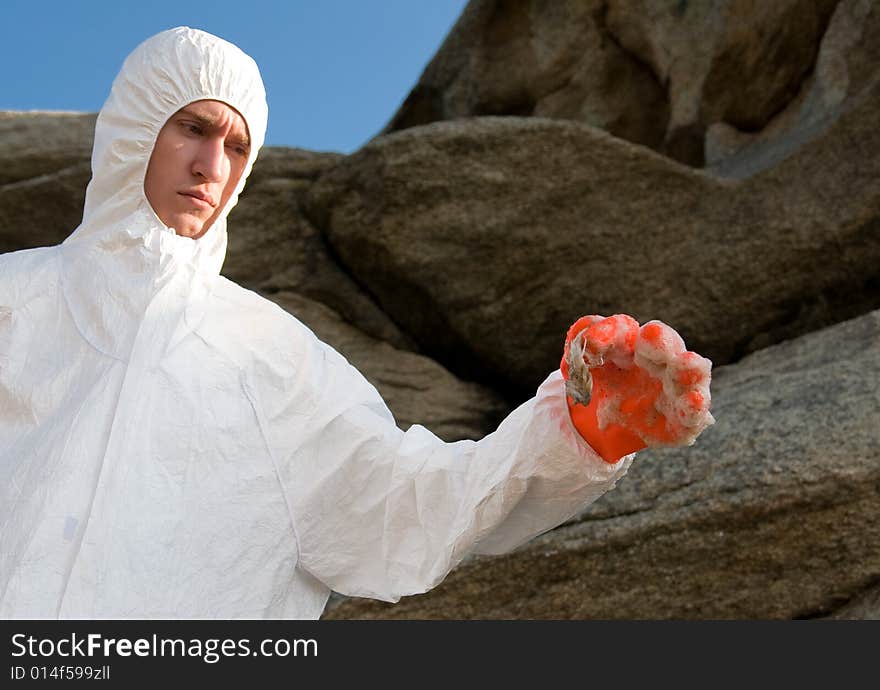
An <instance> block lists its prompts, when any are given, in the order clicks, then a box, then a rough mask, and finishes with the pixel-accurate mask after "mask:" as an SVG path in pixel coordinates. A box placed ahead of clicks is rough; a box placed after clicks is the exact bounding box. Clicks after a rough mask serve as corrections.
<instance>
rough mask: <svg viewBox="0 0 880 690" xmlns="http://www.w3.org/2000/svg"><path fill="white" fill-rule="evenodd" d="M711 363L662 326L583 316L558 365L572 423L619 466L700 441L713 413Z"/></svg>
mask: <svg viewBox="0 0 880 690" xmlns="http://www.w3.org/2000/svg"><path fill="white" fill-rule="evenodd" d="M711 366H712V363H711V362H710V361H709V360H708V359H706V358H704V357H701V356H700V355H698V354H697V353H695V352H690V351H687V350H686V349H685V346H684V341H683V340H682V339H681V337H680V336H679V335H678V333H676V332H675V331H674V330H673V329H672V328H670V327H669V326H667V325H666V324H664V323H662V322H660V321H650V322H648V323H646V324H645V325H644V326H641V327H639V324H638V322H637V321H636V320H635V319H633V318H632V317H631V316H627V315H626V314H615V315H614V316H610V317H607V318H605V317H602V316H597V315H590V316H584V317H581V318H580V319H578V320H577V321H576V322H575V323H574V324H572V326H571V327H570V328H569V329H568V333H567V334H566V338H565V348H564V352H563V356H562V362H561V363H560V369H561V371H562V375H563V377H564V378H565V381H566V392H567V396H566V399H567V402H568V409H569V413H570V415H571V420H572V422H573V424H574V426H575V428H576V429H577V430H578V432H579V433H580V435H581V436H582V437H583V438H584V440H585V441H586V442H587V443H589V444H590V446H591V447H592V448H593V449H594V450H595V451H596V452H597V453H598V454H599V455H600V456H601V457H602V458H603V459H604V460H605V461H606V462H609V463H615V462H617V461H618V460H619V459H620V458H622V457H623V456H625V455H628V454H630V453H634V452H636V451H639V450H642V449H643V448H646V447H649V446H682V445H690V444H692V443H693V442H694V440H695V439H696V437H697V436H698V435H699V434H700V432H701V431H702V430H703V429H705V428H706V427H707V426H709V425H710V424H712V423H714V421H715V420H714V418H713V417H712V415H711V414H710V413H709V404H710V394H709V382H710V379H711V373H710V372H711Z"/></svg>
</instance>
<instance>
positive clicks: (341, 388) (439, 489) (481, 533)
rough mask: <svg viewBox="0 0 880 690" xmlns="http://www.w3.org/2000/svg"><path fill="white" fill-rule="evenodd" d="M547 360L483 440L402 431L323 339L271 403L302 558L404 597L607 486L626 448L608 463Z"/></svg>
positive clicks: (352, 591) (372, 593)
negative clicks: (585, 434) (543, 373)
mask: <svg viewBox="0 0 880 690" xmlns="http://www.w3.org/2000/svg"><path fill="white" fill-rule="evenodd" d="M564 390H565V388H564V381H563V379H562V376H561V374H560V372H559V371H556V372H553V373H552V374H551V375H550V376H548V378H547V379H546V380H545V381H544V383H543V384H542V385H541V386H540V387H539V389H538V391H537V394H536V395H535V397H533V398H531V399H530V400H528V401H526V402H525V403H523V404H522V405H520V406H519V407H518V408H517V409H515V410H514V411H513V412H512V413H511V414H510V415H508V416H507V418H505V419H504V420H503V421H502V423H501V424H500V426H499V427H498V429H497V430H496V431H494V432H492V433H491V434H489V435H488V436H486V437H485V438H483V439H481V440H479V441H471V440H463V441H457V442H454V443H447V442H444V441H442V440H441V439H439V438H438V437H437V436H435V435H434V434H433V433H432V432H430V431H429V430H428V429H426V428H424V427H423V426H420V425H413V426H411V427H410V428H409V429H408V430H407V431H406V432H404V431H402V430H401V429H399V428H398V427H397V425H396V424H395V421H394V417H393V416H392V414H391V412H390V411H389V409H388V407H387V406H386V405H385V403H384V401H383V400H382V398H381V396H380V395H379V393H378V391H376V389H375V388H374V387H373V386H372V385H371V384H370V383H369V382H367V381H366V379H364V377H363V376H362V375H361V374H360V373H359V372H358V371H357V370H356V369H355V368H354V367H352V366H351V365H350V364H349V363H348V362H347V361H346V360H345V359H344V358H343V357H342V356H341V355H339V354H338V353H337V352H336V351H335V350H333V349H332V348H330V347H329V346H327V345H325V344H324V343H321V342H320V341H318V340H317V339H315V341H314V346H313V347H312V348H310V349H309V350H308V354H307V355H306V356H304V358H303V360H302V362H301V369H300V373H299V374H298V376H297V377H296V381H295V385H291V386H289V387H288V388H287V389H286V390H284V391H281V393H282V394H281V396H280V399H279V398H278V397H277V396H276V400H275V401H274V402H273V404H271V405H270V406H269V407H268V408H267V410H266V411H265V412H264V415H265V422H264V423H265V424H266V426H267V427H269V428H270V429H271V445H272V447H273V453H274V455H275V456H276V458H277V460H276V462H277V465H278V472H279V479H280V481H281V484H282V486H283V489H284V491H285V494H286V498H287V501H288V505H289V509H290V512H291V519H292V522H293V526H294V531H295V533H296V538H297V541H298V548H299V554H298V566H299V567H301V568H303V569H305V570H306V571H308V572H309V573H311V574H312V575H313V576H315V577H316V578H318V579H319V580H321V581H322V582H324V583H325V584H326V585H327V586H328V587H330V588H331V589H333V590H336V591H337V592H340V593H342V594H345V595H348V596H357V597H369V598H373V599H380V600H384V601H397V600H398V599H399V598H400V597H401V596H405V595H411V594H418V593H422V592H425V591H427V590H429V589H431V588H432V587H434V586H435V585H437V584H439V583H440V581H441V580H443V578H444V577H445V576H446V575H447V573H448V572H449V571H450V570H451V569H452V568H454V567H455V566H456V565H457V564H458V563H459V562H460V561H461V560H462V559H463V558H464V557H465V556H466V555H467V554H469V553H483V554H498V553H503V552H506V551H509V550H511V549H513V548H515V547H517V546H519V545H521V544H522V543H524V542H525V541H527V540H529V539H531V538H532V537H534V536H536V535H538V534H540V533H542V532H545V531H547V530H549V529H552V528H553V527H555V526H557V525H559V524H560V523H562V522H564V521H565V520H567V519H568V518H569V517H571V516H572V515H574V514H575V513H576V512H578V511H579V510H581V509H583V508H584V507H585V506H587V505H588V504H590V503H591V502H593V501H594V500H596V499H597V498H598V497H599V496H601V495H602V494H603V493H605V492H606V491H608V490H609V489H611V488H612V487H613V486H614V485H615V483H616V482H617V481H618V479H620V477H621V476H623V474H624V473H625V472H626V470H627V469H628V467H629V465H630V463H631V462H632V456H627V457H625V458H622V459H621V460H619V461H618V462H617V463H616V464H613V465H612V464H608V463H606V462H604V461H603V460H602V459H601V458H600V457H599V456H598V455H597V454H596V453H595V452H594V451H593V450H592V448H590V446H589V445H587V444H586V442H585V441H584V440H583V438H582V437H581V436H580V434H578V433H577V431H576V430H575V428H574V426H573V425H572V423H571V419H570V417H569V413H568V408H567V405H566V403H565V397H564V396H565V392H564Z"/></svg>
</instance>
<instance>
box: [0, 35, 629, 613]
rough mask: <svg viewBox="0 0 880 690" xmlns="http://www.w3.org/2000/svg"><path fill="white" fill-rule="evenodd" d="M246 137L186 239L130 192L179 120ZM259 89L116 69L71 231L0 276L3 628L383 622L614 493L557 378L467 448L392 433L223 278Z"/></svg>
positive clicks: (332, 362) (336, 369) (353, 382)
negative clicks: (377, 618) (27, 622)
mask: <svg viewBox="0 0 880 690" xmlns="http://www.w3.org/2000/svg"><path fill="white" fill-rule="evenodd" d="M200 99H215V100H219V101H223V102H225V103H227V104H229V105H230V106H232V107H234V108H235V109H236V110H238V112H239V113H241V114H242V116H243V117H244V119H245V121H246V122H247V124H248V127H249V130H250V137H251V141H252V150H251V154H250V157H249V160H248V163H247V168H246V170H245V172H244V175H243V176H242V179H241V181H240V182H239V184H238V187H237V189H236V191H235V193H234V194H233V196H232V197H231V199H230V200H229V202H228V204H227V207H226V208H225V209H224V212H223V214H222V216H220V217H219V219H218V220H216V222H215V223H214V224H213V225H212V226H211V228H210V229H209V230H208V232H207V233H206V234H205V235H204V236H202V237H201V238H200V239H198V240H192V239H190V238H188V237H183V236H178V235H177V234H175V232H174V231H173V229H170V228H168V227H166V226H165V225H163V223H162V222H161V221H160V220H159V219H158V217H157V216H156V214H155V213H154V211H153V210H152V208H151V207H150V205H149V203H148V202H147V199H146V197H145V194H144V176H145V173H146V169H147V164H148V162H149V158H150V154H151V151H152V149H153V145H154V143H155V141H156V137H157V135H158V133H159V130H160V129H161V128H162V126H163V124H164V123H165V121H166V120H167V119H168V118H169V117H170V116H171V115H172V114H173V113H175V112H176V111H177V110H179V109H180V108H181V107H183V106H185V105H187V104H189V103H191V102H193V101H196V100H200ZM266 118H267V107H266V101H265V94H264V90H263V85H262V81H261V78H260V74H259V71H258V69H257V66H256V64H255V63H254V61H253V60H252V59H251V58H249V57H248V56H247V55H245V54H244V53H242V52H241V51H240V50H239V49H238V48H236V47H235V46H233V45H232V44H230V43H227V42H226V41H223V40H221V39H218V38H216V37H214V36H212V35H210V34H206V33H204V32H201V31H196V30H193V29H189V28H186V27H179V28H176V29H172V30H169V31H165V32H162V33H160V34H158V35H156V36H154V37H152V38H150V39H148V40H147V41H145V42H144V43H143V44H141V45H140V46H139V47H138V48H137V49H136V50H135V51H134V52H133V53H132V54H131V55H130V56H129V57H128V58H127V59H126V61H125V64H124V65H123V67H122V70H121V71H120V73H119V75H118V77H117V78H116V80H115V81H114V84H113V88H112V91H111V94H110V96H109V98H108V100H107V102H106V103H105V105H104V107H103V109H102V110H101V112H100V114H99V116H98V121H97V125H96V128H95V144H94V152H93V156H92V171H93V177H92V180H91V182H90V183H89V186H88V190H87V194H86V202H85V209H84V215H83V220H82V224H81V225H80V226H79V227H78V228H77V229H76V230H75V232H73V234H72V235H70V237H68V238H67V240H65V241H64V242H63V243H62V244H60V245H57V246H53V247H44V248H39V249H31V250H26V251H19V252H14V253H10V254H5V255H2V256H0V530H2V533H0V536H2V544H0V616H2V617H4V618H55V617H60V618H317V617H319V616H320V615H321V612H322V611H323V609H324V606H325V603H326V601H327V597H328V595H329V593H330V590H331V589H333V590H336V591H338V592H341V593H343V594H347V595H351V596H362V597H372V598H377V599H383V600H390V601H395V600H397V599H398V598H399V597H401V596H403V595H407V594H413V593H419V592H424V591H426V590H427V589H429V588H431V587H433V586H434V585H436V584H437V583H439V582H440V581H441V580H442V579H443V577H444V576H445V575H446V574H447V573H448V571H449V570H450V569H451V568H452V567H454V566H455V565H456V564H457V563H459V562H460V561H461V559H462V558H463V557H464V556H465V555H466V554H468V553H472V552H479V553H498V552H503V551H506V550H509V549H511V548H513V547H515V546H517V545H519V544H522V543H523V542H524V541H526V540H528V539H530V538H531V537H533V536H535V535H536V534H539V533H541V532H543V531H546V530H548V529H550V528H552V527H554V526H556V525H558V524H559V523H560V522H562V521H564V520H565V519H567V518H568V517H570V516H571V515H572V514H574V513H575V512H577V511H578V510H579V509H581V508H583V507H584V506H585V505H587V504H588V503H590V502H591V501H593V500H594V499H596V498H597V497H598V496H600V495H601V494H602V493H604V492H605V491H607V490H608V489H610V488H611V487H613V486H614V484H615V482H616V481H617V480H618V479H619V478H620V477H621V476H622V475H623V473H624V472H625V471H626V468H627V467H628V466H629V464H630V462H631V461H632V457H631V456H629V457H627V458H624V459H622V460H620V461H619V462H618V463H616V464H614V465H611V464H608V463H605V462H603V461H602V460H601V458H599V456H598V455H596V454H595V453H594V452H593V450H592V449H591V448H590V447H589V446H588V445H587V444H586V443H585V442H584V441H583V440H582V438H581V437H580V436H579V434H578V433H577V431H576V430H575V429H574V427H573V425H572V424H571V420H570V417H569V415H568V411H567V406H566V403H565V399H564V385H563V384H564V382H563V380H562V377H561V375H560V373H559V372H558V371H557V372H554V373H553V374H552V375H550V376H549V377H548V378H547V380H546V381H545V382H544V383H543V384H542V386H541V387H540V389H539V390H538V392H537V395H536V397H535V398H533V399H531V400H529V401H527V402H525V403H524V404H523V405H521V406H520V407H519V408H517V409H516V410H515V411H514V412H512V413H511V414H510V416H508V417H507V419H505V420H504V422H503V423H502V424H501V425H500V427H499V428H498V430H497V431H495V432H494V433H492V434H490V435H489V436H487V437H486V438H484V439H482V440H480V441H478V442H474V441H459V442H456V443H444V442H443V441H441V440H440V439H438V438H437V437H436V436H434V435H433V434H432V433H431V432H429V431H428V430H427V429H425V428H424V427H422V426H418V425H416V426H413V427H411V428H410V429H409V430H408V431H407V432H405V433H404V432H403V431H401V430H400V429H399V428H398V427H397V426H396V425H395V422H394V419H393V417H392V415H391V413H390V412H389V410H388V408H387V407H386V405H385V404H384V402H383V401H382V399H381V397H380V396H379V394H378V393H377V391H376V390H375V388H374V387H373V386H372V385H370V384H369V383H368V382H367V381H366V380H365V379H364V378H363V377H362V376H361V375H360V374H359V372H358V371H357V370H355V369H354V368H353V367H352V366H351V365H349V364H348V362H347V361H346V360H345V359H344V358H343V357H342V356H341V355H340V354H338V353H337V352H336V351H335V350H333V349H332V348H331V347H329V346H328V345H326V344H324V343H322V342H321V341H319V340H318V339H317V338H316V337H315V335H314V334H313V333H312V332H311V331H310V330H309V329H308V328H307V327H306V326H304V325H303V324H302V323H300V322H299V321H297V319H295V318H294V317H292V316H290V315H289V314H287V313H286V312H284V311H283V310H282V309H280V308H279V307H277V306H276V305H274V304H272V303H271V302H268V301H267V300H265V299H262V298H261V297H259V296H257V295H256V294H254V293H253V292H250V291H248V290H245V289H243V288H241V287H239V286H238V285H236V284H235V283H232V282H230V281H229V280H226V279H225V278H223V277H221V276H220V268H221V265H222V263H223V258H224V255H225V251H226V216H227V214H228V212H229V210H230V209H231V208H232V207H233V206H234V205H235V203H236V201H237V199H238V195H239V193H240V192H241V189H242V188H243V186H244V182H245V179H246V177H247V175H248V173H249V172H250V170H251V167H252V165H253V162H254V159H255V158H256V155H257V152H258V151H259V149H260V146H261V145H262V143H263V137H264V133H265V127H266Z"/></svg>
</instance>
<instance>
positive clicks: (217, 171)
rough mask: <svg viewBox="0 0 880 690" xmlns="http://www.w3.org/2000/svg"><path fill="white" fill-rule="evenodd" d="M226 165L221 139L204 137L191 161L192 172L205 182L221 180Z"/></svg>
mask: <svg viewBox="0 0 880 690" xmlns="http://www.w3.org/2000/svg"><path fill="white" fill-rule="evenodd" d="M225 165H226V151H225V148H224V142H223V140H222V139H214V138H211V139H205V140H204V141H202V142H201V145H200V146H199V150H198V154H197V155H196V157H195V160H194V161H193V173H194V174H195V175H197V176H198V177H202V178H204V179H205V181H206V182H221V181H222V180H223V172H224V167H225Z"/></svg>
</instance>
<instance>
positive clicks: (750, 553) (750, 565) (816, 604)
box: [328, 311, 880, 619]
mask: <svg viewBox="0 0 880 690" xmlns="http://www.w3.org/2000/svg"><path fill="white" fill-rule="evenodd" d="M712 388H713V414H714V415H715V417H716V420H717V421H716V424H715V425H714V426H712V427H711V428H710V429H708V430H707V431H706V432H705V433H704V434H703V435H702V436H701V437H700V438H699V439H698V440H697V442H696V444H695V445H694V446H692V447H690V448H687V449H673V450H664V451H645V452H643V453H641V454H640V455H639V457H637V459H636V461H635V463H634V464H633V466H632V467H631V468H630V471H629V473H628V475H627V476H626V477H624V478H623V479H622V480H621V482H620V484H618V487H617V488H616V489H615V490H614V491H612V492H610V493H608V494H606V495H605V496H604V497H603V498H602V499H600V501H598V502H597V503H596V504H594V506H592V507H591V508H590V509H588V511H587V512H586V513H585V514H584V515H582V516H580V518H579V519H577V520H574V521H572V522H570V523H569V524H567V525H565V526H563V527H561V528H558V529H556V530H553V531H552V532H549V533H547V534H545V535H543V536H542V537H539V538H538V539H536V540H534V541H532V542H530V543H529V544H526V545H525V546H523V547H521V548H520V549H519V550H518V551H516V552H514V553H512V554H509V555H506V556H501V557H494V558H489V557H481V558H471V559H470V560H468V561H466V562H465V563H463V564H462V565H461V566H459V568H458V569H457V570H456V571H454V572H453V573H452V574H451V575H450V576H449V577H448V578H447V579H446V581H445V582H444V583H443V584H441V585H440V586H439V587H438V588H436V589H435V590H433V591H431V592H429V593H428V594H424V595H419V596H413V597H406V598H404V599H402V600H401V601H400V602H399V603H398V604H395V605H389V604H382V603H379V602H371V601H367V600H362V599H348V600H343V601H340V602H338V603H337V604H336V605H335V607H334V608H333V609H332V610H331V611H330V612H329V613H328V617H332V618H372V617H379V618H563V619H569V618H577V619H655V618H676V619H679V618H701V619H707V618H711V619H717V618H762V619H763V618H815V617H822V616H827V615H831V614H835V613H836V614H837V615H838V616H839V617H854V618H859V617H870V616H871V615H876V612H877V608H876V591H875V590H876V585H877V577H878V573H880V519H878V518H880V491H878V488H880V436H878V433H877V428H878V422H880V311H875V312H873V313H871V314H868V315H866V316H862V317H860V318H857V319H853V320H851V321H847V322H844V323H841V324H838V325H836V326H833V327H831V328H828V329H824V330H821V331H818V332H815V333H811V334H809V335H806V336H803V337H801V338H797V339H795V340H790V341H787V342H785V343H781V344H779V345H776V346H773V347H770V348H767V349H765V350H762V351H761V352H757V353H755V354H753V355H750V356H749V357H746V358H745V359H744V360H742V361H741V362H739V363H737V364H734V365H730V366H727V367H722V368H719V369H718V370H717V371H716V372H715V375H714V380H713V386H712Z"/></svg>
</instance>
